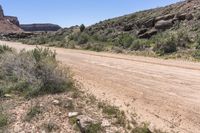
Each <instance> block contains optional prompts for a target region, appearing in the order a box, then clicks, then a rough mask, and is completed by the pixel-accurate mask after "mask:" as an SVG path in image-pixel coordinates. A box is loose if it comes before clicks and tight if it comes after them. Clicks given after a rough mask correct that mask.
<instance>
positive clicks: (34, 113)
mask: <svg viewBox="0 0 200 133" xmlns="http://www.w3.org/2000/svg"><path fill="white" fill-rule="evenodd" d="M41 112H42V111H41V108H40V107H39V106H34V107H31V108H30V109H29V110H28V112H27V114H26V116H25V121H28V122H30V121H31V120H32V119H33V118H34V117H35V116H37V115H38V114H40V113H41Z"/></svg>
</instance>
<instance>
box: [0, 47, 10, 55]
mask: <svg viewBox="0 0 200 133" xmlns="http://www.w3.org/2000/svg"><path fill="white" fill-rule="evenodd" d="M6 51H9V52H12V48H10V47H8V46H6V45H0V54H3V53H5V52H6Z"/></svg>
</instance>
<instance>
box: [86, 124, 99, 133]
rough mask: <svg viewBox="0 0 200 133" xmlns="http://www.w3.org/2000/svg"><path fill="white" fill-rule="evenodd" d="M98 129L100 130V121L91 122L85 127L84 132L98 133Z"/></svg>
mask: <svg viewBox="0 0 200 133" xmlns="http://www.w3.org/2000/svg"><path fill="white" fill-rule="evenodd" d="M100 131H101V123H97V124H93V123H91V124H89V125H88V126H87V127H86V129H85V132H86V133H99V132H100Z"/></svg>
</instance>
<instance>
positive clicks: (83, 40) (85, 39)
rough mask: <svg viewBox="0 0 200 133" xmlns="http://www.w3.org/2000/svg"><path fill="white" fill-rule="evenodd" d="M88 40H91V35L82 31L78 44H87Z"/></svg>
mask: <svg viewBox="0 0 200 133" xmlns="http://www.w3.org/2000/svg"><path fill="white" fill-rule="evenodd" d="M88 40H89V36H88V35H87V34H85V33H82V34H80V35H79V37H78V40H77V42H78V44H85V43H87V42H88Z"/></svg>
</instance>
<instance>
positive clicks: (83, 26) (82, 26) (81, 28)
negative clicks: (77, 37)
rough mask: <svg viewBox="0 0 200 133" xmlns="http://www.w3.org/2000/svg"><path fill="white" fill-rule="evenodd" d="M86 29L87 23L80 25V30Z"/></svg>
mask: <svg viewBox="0 0 200 133" xmlns="http://www.w3.org/2000/svg"><path fill="white" fill-rule="evenodd" d="M84 30H85V25H84V24H82V25H81V26H80V31H81V32H83V31H84Z"/></svg>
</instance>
